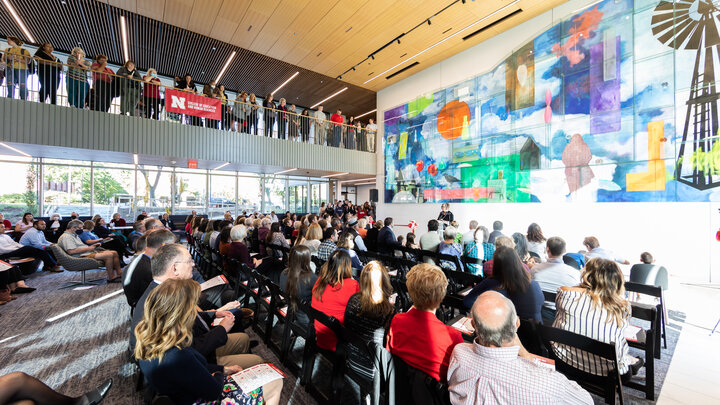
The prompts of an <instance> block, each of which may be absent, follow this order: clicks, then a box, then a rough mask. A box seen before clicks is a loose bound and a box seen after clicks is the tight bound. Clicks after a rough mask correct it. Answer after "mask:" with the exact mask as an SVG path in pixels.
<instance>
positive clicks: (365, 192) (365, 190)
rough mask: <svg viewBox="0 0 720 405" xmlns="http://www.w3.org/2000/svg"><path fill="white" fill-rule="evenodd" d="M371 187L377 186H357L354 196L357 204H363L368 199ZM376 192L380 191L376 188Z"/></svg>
mask: <svg viewBox="0 0 720 405" xmlns="http://www.w3.org/2000/svg"><path fill="white" fill-rule="evenodd" d="M373 188H377V187H375V185H374V184H373V185H366V186H357V195H356V197H355V198H356V200H357V204H364V203H365V201H370V190H371V189H373ZM378 192H380V191H379V190H378Z"/></svg>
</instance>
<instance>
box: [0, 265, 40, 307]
mask: <svg viewBox="0 0 720 405" xmlns="http://www.w3.org/2000/svg"><path fill="white" fill-rule="evenodd" d="M33 291H35V288H31V287H28V286H27V284H25V281H24V280H23V275H22V272H21V271H20V269H19V268H18V267H17V266H12V267H10V268H9V269H7V270H3V271H0V305H5V304H7V303H8V302H10V301H12V300H15V299H17V297H16V296H14V295H10V294H13V293H14V294H26V293H31V292H33Z"/></svg>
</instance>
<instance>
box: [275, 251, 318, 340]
mask: <svg viewBox="0 0 720 405" xmlns="http://www.w3.org/2000/svg"><path fill="white" fill-rule="evenodd" d="M317 280H318V275H317V274H315V273H314V272H313V271H312V269H311V268H310V248H308V247H307V246H295V247H293V248H292V249H291V250H290V256H289V257H288V267H287V269H285V270H284V271H283V272H282V273H280V289H281V290H283V292H285V294H286V295H287V298H288V300H289V301H290V305H292V308H293V310H295V311H296V312H295V314H296V317H297V320H298V322H299V323H300V324H301V325H304V326H307V324H308V322H309V319H308V316H307V314H305V313H304V312H302V311H300V310H298V303H299V302H310V301H311V300H312V289H313V286H314V285H315V283H316V282H317Z"/></svg>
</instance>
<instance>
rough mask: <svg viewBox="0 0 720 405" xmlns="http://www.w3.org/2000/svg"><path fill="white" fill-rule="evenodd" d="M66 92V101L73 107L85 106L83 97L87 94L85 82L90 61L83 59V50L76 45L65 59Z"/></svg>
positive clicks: (88, 86) (88, 87)
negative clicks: (66, 68)
mask: <svg viewBox="0 0 720 405" xmlns="http://www.w3.org/2000/svg"><path fill="white" fill-rule="evenodd" d="M67 64H68V71H67V79H66V86H67V94H68V102H69V103H70V105H71V106H73V107H75V108H81V109H82V108H85V97H86V96H87V93H88V90H89V89H90V85H89V84H88V82H87V73H88V71H89V70H90V66H91V63H90V61H89V60H87V59H85V51H83V50H82V48H80V47H78V46H76V47H75V48H73V49H72V52H70V56H68V59H67Z"/></svg>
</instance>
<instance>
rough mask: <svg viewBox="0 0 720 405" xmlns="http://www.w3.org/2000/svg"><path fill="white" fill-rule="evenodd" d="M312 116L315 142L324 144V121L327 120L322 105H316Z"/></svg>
mask: <svg viewBox="0 0 720 405" xmlns="http://www.w3.org/2000/svg"><path fill="white" fill-rule="evenodd" d="M313 118H315V143H316V144H318V145H325V125H326V122H325V121H326V120H327V115H325V113H324V112H323V106H322V105H319V106H318V109H317V111H315V115H314V117H313Z"/></svg>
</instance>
